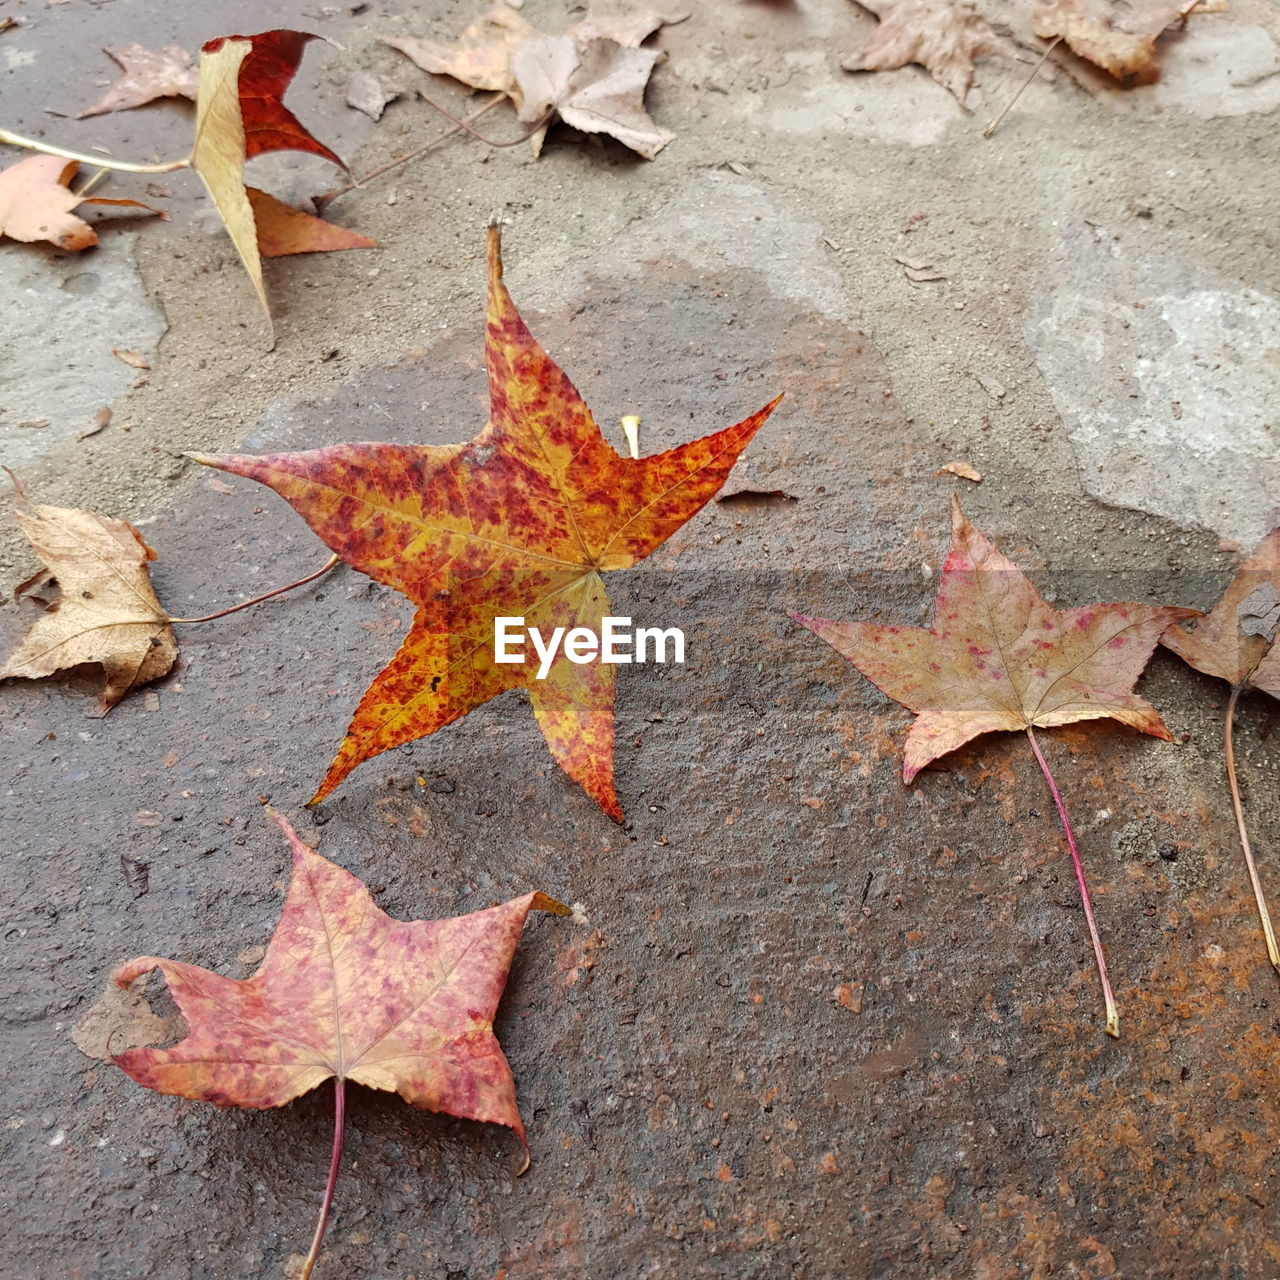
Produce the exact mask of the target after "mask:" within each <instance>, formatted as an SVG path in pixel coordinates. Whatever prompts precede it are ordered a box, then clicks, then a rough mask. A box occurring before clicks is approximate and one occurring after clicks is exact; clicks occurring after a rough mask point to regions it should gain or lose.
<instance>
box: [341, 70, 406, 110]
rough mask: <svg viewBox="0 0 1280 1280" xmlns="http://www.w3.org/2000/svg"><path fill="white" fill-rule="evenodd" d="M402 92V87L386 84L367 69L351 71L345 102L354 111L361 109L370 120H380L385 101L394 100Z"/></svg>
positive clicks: (385, 104)
mask: <svg viewBox="0 0 1280 1280" xmlns="http://www.w3.org/2000/svg"><path fill="white" fill-rule="evenodd" d="M402 93H404V90H403V89H400V88H397V87H396V86H395V85H393V84H387V83H386V82H385V81H383V80H380V79H378V77H377V76H375V75H372V74H371V73H370V72H368V71H353V72H352V73H351V79H350V80H348V81H347V92H346V103H347V106H349V107H351V108H353V109H354V110H356V111H363V112H364V114H365V115H367V116H368V117H369V119H370V120H381V119H382V113H383V112H384V111H385V110H386V109H387V103H389V102H394V101H395V99H396V98H398V97H400V95H401V94H402Z"/></svg>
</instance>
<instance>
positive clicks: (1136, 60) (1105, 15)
mask: <svg viewBox="0 0 1280 1280" xmlns="http://www.w3.org/2000/svg"><path fill="white" fill-rule="evenodd" d="M1224 7H1225V6H1221V5H1218V4H1214V5H1213V6H1212V11H1216V12H1221V11H1222V9H1223V8H1224ZM1206 11H1210V6H1209V5H1208V4H1198V5H1195V6H1194V7H1193V8H1191V7H1188V5H1187V4H1186V0H1135V2H1134V3H1126V4H1114V3H1111V2H1110V0H1039V3H1038V4H1037V7H1036V12H1035V19H1034V30H1035V33H1036V35H1038V36H1040V37H1042V38H1043V39H1046V40H1052V39H1054V38H1061V39H1062V40H1063V41H1064V42H1065V43H1066V45H1067V47H1068V48H1069V49H1070V50H1071V51H1072V53H1074V54H1076V55H1077V56H1079V57H1081V58H1084V59H1085V60H1086V61H1088V62H1091V63H1093V64H1094V66H1096V67H1101V68H1102V70H1104V71H1106V72H1108V73H1109V74H1111V75H1112V76H1114V77H1115V78H1116V79H1117V80H1119V81H1120V82H1121V83H1122V84H1124V85H1126V86H1131V85H1139V84H1154V83H1155V82H1156V81H1157V80H1159V79H1160V59H1159V55H1158V54H1157V52H1156V41H1157V40H1158V39H1159V38H1160V36H1161V35H1162V34H1163V33H1164V32H1165V30H1166V29H1167V28H1169V27H1170V26H1172V25H1173V24H1174V23H1175V22H1177V21H1178V20H1179V19H1182V20H1184V21H1185V20H1186V19H1187V18H1189V17H1191V16H1192V14H1193V13H1197V12H1199V13H1204V12H1206Z"/></svg>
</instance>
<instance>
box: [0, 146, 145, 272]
mask: <svg viewBox="0 0 1280 1280" xmlns="http://www.w3.org/2000/svg"><path fill="white" fill-rule="evenodd" d="M78 168H79V165H78V164H77V162H76V161H74V160H64V159H62V158H61V157H60V156H28V157H27V158H26V159H25V160H19V161H18V163H17V164H11V165H10V166H9V167H8V168H7V169H5V170H3V171H2V172H0V235H5V236H8V237H9V238H10V239H11V240H22V241H25V242H27V243H31V242H33V241H36V240H47V241H48V242H49V243H50V244H56V245H57V246H58V248H59V249H69V250H73V251H75V250H79V249H88V248H91V247H92V246H93V245H95V244H97V243H98V233H97V232H96V231H95V230H94V229H93V228H92V227H91V226H90V225H89V224H88V223H87V222H85V220H84V219H83V218H77V217H76V215H75V214H74V213H72V212H71V210H72V209H74V208H76V206H77V205H81V204H106V205H129V206H132V207H133V208H135V209H146V210H147V211H148V212H149V213H154V214H156V215H157V216H158V217H161V218H164V217H167V215H166V214H164V213H161V212H160V210H159V209H153V208H151V206H150V205H147V204H143V203H142V202H141V201H138V200H108V199H105V198H103V197H102V196H89V197H88V198H87V199H86V198H82V197H80V196H78V195H76V194H75V192H74V191H72V190H70V187H69V184H70V182H71V179H72V178H74V177H75V174H76V170H77V169H78Z"/></svg>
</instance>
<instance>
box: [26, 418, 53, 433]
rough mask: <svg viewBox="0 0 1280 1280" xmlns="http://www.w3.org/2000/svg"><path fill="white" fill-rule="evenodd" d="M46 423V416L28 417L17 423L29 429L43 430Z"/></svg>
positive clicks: (47, 422)
mask: <svg viewBox="0 0 1280 1280" xmlns="http://www.w3.org/2000/svg"><path fill="white" fill-rule="evenodd" d="M48 425H49V419H48V418H28V419H27V421H26V422H20V423H18V426H19V427H26V428H27V429H28V430H30V431H43V430H44V429H45V427H47V426H48Z"/></svg>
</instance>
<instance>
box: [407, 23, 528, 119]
mask: <svg viewBox="0 0 1280 1280" xmlns="http://www.w3.org/2000/svg"><path fill="white" fill-rule="evenodd" d="M541 35H542V32H541V31H539V30H538V28H537V27H535V26H534V25H533V24H532V23H531V22H526V21H525V19H524V18H522V17H521V16H520V15H519V14H518V13H516V12H514V11H513V10H512V9H509V8H507V6H506V5H505V4H502V3H501V0H499V3H496V4H495V5H494V6H493V8H492V9H490V10H489V12H488V13H486V14H484V15H483V16H482V17H479V18H477V19H476V20H475V21H474V22H473V23H472V24H471V25H470V26H469V27H468V28H467V29H466V30H465V31H464V32H463V33H462V35H461V37H460V38H459V40H458V43H457V44H454V45H448V44H440V43H438V42H437V41H435V40H423V39H420V38H418V37H416V36H411V37H408V38H406V39H399V40H384V41H383V42H382V43H383V44H386V45H390V46H391V48H393V49H398V50H399V51H400V52H401V53H403V54H404V55H405V56H406V57H408V58H410V59H412V61H413V62H415V63H417V65H418V66H420V67H421V68H422V69H423V71H428V72H430V73H431V74H432V75H437V76H452V77H453V78H454V79H455V80H461V81H462V83H463V84H465V85H470V87H471V88H473V89H486V90H489V91H490V92H498V93H505V94H506V95H507V97H509V98H510V99H511V100H512V101H513V102H514V103H515V104H516V107H517V108H519V106H520V96H519V93H520V91H519V89H518V88H517V86H516V81H515V76H514V75H513V74H512V71H511V55H512V53H514V52H515V49H516V47H517V46H518V45H519V44H520V43H521V42H522V41H524V40H536V39H538V38H539V37H540V36H541Z"/></svg>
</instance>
